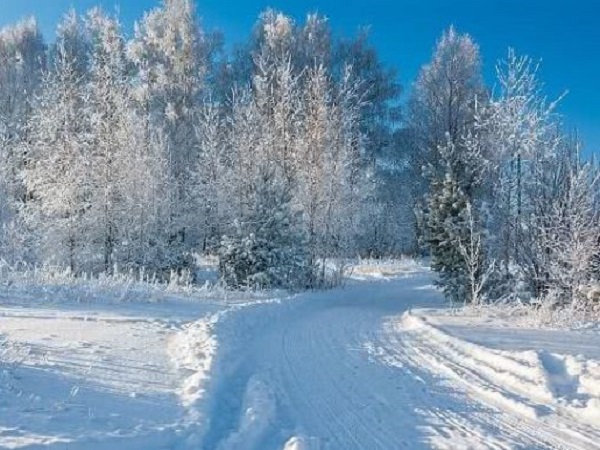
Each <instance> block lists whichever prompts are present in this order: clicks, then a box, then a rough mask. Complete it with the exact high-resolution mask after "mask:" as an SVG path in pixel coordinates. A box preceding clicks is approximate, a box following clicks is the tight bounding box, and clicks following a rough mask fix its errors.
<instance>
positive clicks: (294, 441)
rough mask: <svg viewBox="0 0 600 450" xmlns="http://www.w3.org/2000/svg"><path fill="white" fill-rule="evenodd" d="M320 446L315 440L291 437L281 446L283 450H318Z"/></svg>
mask: <svg viewBox="0 0 600 450" xmlns="http://www.w3.org/2000/svg"><path fill="white" fill-rule="evenodd" d="M320 448H321V445H320V444H319V440H318V439H317V438H307V437H305V436H292V437H291V438H290V439H288V441H287V442H286V443H285V445H284V446H283V450H319V449H320Z"/></svg>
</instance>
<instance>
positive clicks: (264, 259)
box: [219, 166, 313, 288]
mask: <svg viewBox="0 0 600 450" xmlns="http://www.w3.org/2000/svg"><path fill="white" fill-rule="evenodd" d="M259 171H260V174H259V176H258V178H256V179H255V180H254V182H253V186H252V193H251V195H252V202H251V204H250V205H249V209H248V211H247V214H246V215H245V216H244V217H242V218H241V219H240V221H239V222H236V224H235V230H234V232H233V234H232V235H230V236H227V235H226V236H224V237H223V239H222V241H221V248H220V251H219V267H220V271H221V276H222V279H223V281H224V282H225V283H226V284H227V285H228V286H230V287H234V288H239V287H248V288H265V287H284V288H306V287H308V286H310V283H311V282H312V277H313V267H312V265H311V263H310V259H309V257H308V254H307V252H306V249H305V243H304V235H303V232H302V227H301V220H300V216H299V214H298V213H294V212H293V209H292V205H291V201H292V195H291V190H290V187H289V185H288V183H287V182H286V181H285V180H284V179H282V178H279V177H278V176H277V175H276V170H274V169H272V168H268V167H265V166H263V167H261V168H260V170H259Z"/></svg>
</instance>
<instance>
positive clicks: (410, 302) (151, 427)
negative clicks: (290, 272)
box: [0, 271, 600, 450]
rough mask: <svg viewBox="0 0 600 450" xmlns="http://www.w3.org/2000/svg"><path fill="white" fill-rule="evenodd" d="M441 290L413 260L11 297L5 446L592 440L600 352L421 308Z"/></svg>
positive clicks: (343, 449) (2, 325) (244, 449)
mask: <svg viewBox="0 0 600 450" xmlns="http://www.w3.org/2000/svg"><path fill="white" fill-rule="evenodd" d="M441 303H442V300H441V298H440V295H439V293H438V292H437V291H436V290H435V289H433V288H432V287H431V277H430V275H429V273H427V272H426V271H420V272H418V273H415V274H412V275H411V276H408V277H406V278H396V279H389V280H381V281H373V282H352V283H351V284H350V285H348V286H346V287H345V288H342V289H338V290H335V291H331V292H325V293H308V294H302V295H299V296H297V297H294V298H289V299H284V300H281V301H279V300H277V301H254V302H249V303H245V304H242V303H239V304H232V303H228V304H216V303H215V304H208V303H207V304H203V305H195V306H194V305H191V304H179V303H177V302H172V303H165V304H159V305H143V304H140V305H112V306H111V305H105V306H101V307H95V308H93V307H90V306H88V307H82V306H77V305H72V306H68V305H67V306H65V305H61V306H56V307H53V308H51V307H35V306H30V307H23V308H21V307H15V306H9V307H7V306H4V307H1V308H0V335H2V339H3V340H2V342H1V343H2V347H3V348H4V349H8V348H10V349H11V351H10V352H9V353H10V355H9V356H10V358H9V359H11V360H19V363H18V364H17V365H15V368H14V370H12V369H11V370H8V371H5V373H4V374H3V375H2V376H3V378H2V380H1V381H2V385H1V386H0V394H1V396H0V448H53V449H66V448H68V449H71V450H72V449H102V450H104V449H121V448H122V449H144V450H153V449H182V450H183V449H206V450H212V449H218V450H224V449H240V450H270V449H274V450H282V449H285V450H300V449H319V450H338V449H339V450H352V449H386V450H388V449H403V448H406V449H419V448H448V449H461V448H473V449H487V448H495V449H508V448H517V449H561V448H562V449H586V450H587V449H590V450H591V449H595V448H600V427H599V426H598V424H600V415H598V416H596V415H595V414H596V413H597V411H598V410H600V409H598V410H596V409H594V408H593V406H594V404H595V403H594V402H595V401H597V399H598V397H600V392H596V390H597V389H600V388H598V386H600V369H599V367H598V365H597V362H595V361H593V360H590V361H587V360H583V359H581V358H580V359H573V360H571V359H561V358H562V357H561V356H556V355H555V354H554V353H551V352H550V351H546V350H540V349H539V348H537V347H528V343H529V342H530V341H531V342H534V344H533V345H536V344H535V342H536V341H535V339H531V336H532V335H531V331H529V332H528V333H529V334H525V336H526V337H525V339H523V340H522V341H518V333H513V334H512V335H511V342H510V348H509V349H508V350H502V349H497V348H491V347H494V345H490V346H485V345H486V344H487V343H488V342H493V343H494V344H499V343H502V342H505V340H501V339H499V340H497V341H494V339H493V336H494V333H496V331H494V330H493V329H490V328H486V329H485V336H484V337H485V339H478V337H477V331H476V330H477V329H476V328H471V331H472V334H473V343H470V342H467V341H466V339H468V338H469V328H468V326H465V324H464V323H463V322H461V321H460V320H458V319H457V321H456V322H457V323H455V324H453V325H452V326H454V329H455V330H459V331H460V333H458V334H459V336H458V337H454V336H452V335H451V334H450V333H452V331H450V332H448V330H447V329H444V327H443V326H441V325H439V324H437V325H436V324H432V323H430V322H429V321H428V319H427V317H426V316H422V314H423V313H422V312H419V311H416V310H415V311H413V308H423V307H428V306H439V305H440V304H441ZM411 311H412V312H411ZM459 325H460V327H459ZM467 325H468V324H467ZM450 328H452V327H448V329H450ZM504 333H505V330H504ZM548 333H549V332H546V334H544V339H547V340H548V342H550V341H552V340H553V339H552V338H551V337H550V335H549V334H548ZM499 335H501V333H499ZM482 336H483V335H482ZM558 340H560V338H559V339H558ZM479 341H485V342H483V343H481V342H479ZM475 342H479V343H475ZM562 342H563V343H564V340H562ZM582 342H583V341H582ZM586 343H587V344H589V339H587V340H586ZM499 345H500V344H499ZM500 346H501V345H500ZM514 348H517V349H518V350H514ZM550 350H551V351H553V349H550ZM570 350H571V351H574V352H577V349H570ZM592 357H596V355H592ZM3 358H4V359H5V360H6V358H7V355H6V354H4V355H3ZM569 358H575V357H572V356H569ZM577 358H579V356H578V357H577ZM578 361H579V362H578ZM578 364H579V365H578ZM586 405H590V406H591V407H590V408H585V407H584V406H586ZM597 406H600V403H599V404H598V405H597Z"/></svg>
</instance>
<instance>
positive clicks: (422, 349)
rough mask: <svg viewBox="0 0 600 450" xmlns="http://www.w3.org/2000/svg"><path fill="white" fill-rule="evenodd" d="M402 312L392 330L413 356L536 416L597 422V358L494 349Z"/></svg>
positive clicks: (484, 395) (507, 405)
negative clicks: (405, 337) (402, 336)
mask: <svg viewBox="0 0 600 450" xmlns="http://www.w3.org/2000/svg"><path fill="white" fill-rule="evenodd" d="M417 314H420V315H415V314H414V313H413V314H411V313H406V314H405V315H404V316H403V317H402V319H401V321H400V322H399V323H398V324H397V331H399V332H404V333H407V334H409V336H410V337H411V339H410V340H409V342H410V344H409V345H410V346H411V347H412V351H413V353H414V357H415V359H417V360H419V361H420V362H422V363H423V364H424V365H426V366H428V367H430V368H431V369H432V370H434V371H435V372H438V373H442V374H444V375H445V376H448V377H449V378H451V379H453V380H455V381H459V382H461V383H463V384H466V385H467V386H468V389H470V390H471V391H473V392H475V393H476V394H477V395H478V396H479V397H481V398H484V399H486V400H487V401H489V402H490V403H493V404H495V405H498V406H500V407H502V408H508V409H510V410H512V411H514V412H516V413H519V414H521V415H523V416H526V417H529V418H532V419H537V418H540V417H544V416H549V415H560V416H568V417H571V418H573V419H575V420H576V421H582V422H587V423H588V424H590V425H597V424H598V423H599V422H598V420H599V418H600V409H599V408H598V407H599V405H600V362H599V361H596V360H593V359H590V358H586V357H584V356H582V355H578V356H573V355H562V354H556V353H552V352H549V351H547V350H544V349H541V348H540V349H535V350H527V351H519V350H499V349H493V348H488V347H486V346H483V345H479V344H475V343H472V342H468V341H465V340H463V339H460V338H457V337H455V336H452V335H451V334H449V333H447V332H445V331H443V330H442V329H440V328H439V327H437V326H434V325H433V324H431V323H430V322H429V321H428V318H427V317H426V315H425V314H426V313H420V312H417Z"/></svg>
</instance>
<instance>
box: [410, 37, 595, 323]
mask: <svg viewBox="0 0 600 450" xmlns="http://www.w3.org/2000/svg"><path fill="white" fill-rule="evenodd" d="M538 66H539V65H538V63H537V62H535V61H533V60H531V59H530V58H529V57H526V56H518V55H517V54H516V53H515V52H514V51H513V50H509V51H508V55H507V58H506V59H505V60H503V61H500V62H499V63H498V65H497V80H496V81H495V84H496V89H495V92H494V93H491V91H490V90H489V89H487V88H486V87H485V85H484V83H483V81H482V76H481V60H480V54H479V48H478V46H477V45H476V44H475V43H474V42H473V40H472V39H471V38H470V37H469V36H468V35H460V34H458V33H456V31H455V30H454V29H452V28H451V29H449V30H448V31H447V32H446V33H444V35H443V36H442V38H441V39H440V41H439V42H438V45H437V48H436V50H435V52H434V55H433V59H432V61H431V62H430V63H429V64H428V65H426V66H425V67H423V69H422V70H421V73H420V75H419V78H418V80H417V81H416V84H415V88H414V95H413V97H412V99H411V101H410V105H409V122H408V126H407V128H406V130H405V131H406V133H408V134H409V136H408V140H409V141H410V142H411V144H410V146H411V151H410V152H409V153H410V154H411V155H412V156H411V164H410V167H412V170H413V171H414V177H415V179H419V174H421V173H422V174H423V175H424V176H423V177H422V178H421V181H422V184H421V185H420V186H418V187H417V192H416V195H415V200H416V202H417V205H418V207H417V211H418V215H417V220H418V224H419V230H420V241H421V243H422V244H423V245H424V247H425V248H426V249H428V251H429V252H430V254H431V261H432V267H433V269H434V270H436V271H437V272H438V274H439V283H440V285H441V286H442V288H443V290H444V292H445V294H446V296H447V297H448V298H449V299H451V300H452V301H455V302H461V303H463V302H465V303H475V304H479V303H482V302H486V301H497V300H513V301H529V300H531V299H545V300H548V303H549V304H553V305H566V304H568V305H572V306H573V307H575V308H580V309H581V310H590V309H595V311H596V312H599V311H600V308H598V306H599V305H598V303H597V299H595V298H594V295H593V289H592V286H593V285H594V284H596V283H597V280H598V277H599V275H600V272H599V267H598V261H599V259H598V257H599V256H600V255H599V247H598V246H599V237H600V228H599V224H598V212H599V209H598V206H599V204H598V200H599V197H598V194H599V192H600V191H599V189H598V177H599V175H600V171H599V170H598V167H597V165H596V164H595V163H594V162H593V160H592V159H591V158H585V157H583V156H582V151H581V149H582V144H581V142H580V141H579V140H578V138H577V135H576V134H574V133H571V134H568V133H567V134H565V132H564V131H563V130H562V126H561V122H560V117H559V115H558V114H557V111H556V107H557V103H558V101H559V100H560V99H556V100H552V101H549V100H547V98H546V97H545V96H544V94H543V89H542V87H543V86H542V84H541V82H540V80H539V76H538Z"/></svg>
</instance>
